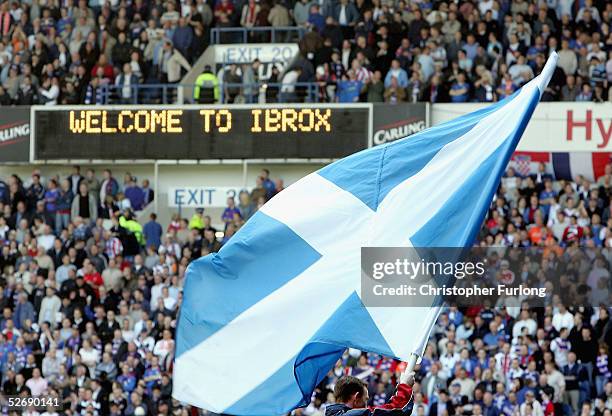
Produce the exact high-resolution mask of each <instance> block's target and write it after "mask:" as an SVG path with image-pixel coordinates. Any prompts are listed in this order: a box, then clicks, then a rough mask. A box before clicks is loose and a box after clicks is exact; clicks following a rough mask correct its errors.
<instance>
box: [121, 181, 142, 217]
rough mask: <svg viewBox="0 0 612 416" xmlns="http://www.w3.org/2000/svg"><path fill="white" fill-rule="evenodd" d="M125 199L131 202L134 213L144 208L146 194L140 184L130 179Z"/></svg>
mask: <svg viewBox="0 0 612 416" xmlns="http://www.w3.org/2000/svg"><path fill="white" fill-rule="evenodd" d="M124 194H125V197H126V198H127V199H129V200H130V205H131V206H132V209H133V210H134V211H140V210H141V209H142V208H143V206H144V193H143V192H142V189H140V187H139V186H138V184H137V183H136V182H135V181H134V178H130V181H129V182H128V184H127V186H126V187H125V192H124Z"/></svg>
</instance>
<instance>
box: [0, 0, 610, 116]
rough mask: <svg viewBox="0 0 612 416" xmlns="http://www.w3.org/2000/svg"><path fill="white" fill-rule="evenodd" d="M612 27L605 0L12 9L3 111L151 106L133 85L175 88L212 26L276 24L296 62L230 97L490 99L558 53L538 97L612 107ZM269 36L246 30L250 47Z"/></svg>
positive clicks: (242, 71)
mask: <svg viewBox="0 0 612 416" xmlns="http://www.w3.org/2000/svg"><path fill="white" fill-rule="evenodd" d="M611 19H612V4H611V3H610V2H606V1H604V0H547V1H544V0H538V1H535V0H513V1H509V0H469V1H460V2H447V1H436V2H427V1H413V2H407V1H405V0H355V1H353V0H297V1H296V0H214V1H213V0H210V1H205V0H182V1H180V2H179V1H161V0H155V1H144V0H133V1H130V0H127V1H110V2H109V1H102V0H90V1H87V0H67V1H65V2H60V1H59V0H46V1H44V2H43V1H25V0H24V1H19V0H7V1H3V2H2V3H0V68H1V70H0V84H1V87H0V105H10V104H18V105H31V104H34V103H39V104H49V105H53V104H77V103H85V104H100V103H103V102H107V101H108V97H107V91H108V89H107V88H106V87H105V86H107V85H114V86H116V87H115V88H113V89H112V90H113V93H112V98H113V100H116V101H119V102H133V101H136V100H139V101H144V100H148V102H154V101H155V100H156V99H159V98H160V91H159V90H158V89H153V88H151V89H146V90H144V91H143V92H141V93H138V96H136V94H137V92H136V90H135V88H134V86H135V85H140V84H159V83H164V84H166V83H169V84H174V83H177V82H179V81H180V80H181V78H182V74H184V72H185V71H186V70H189V69H191V64H193V62H194V60H195V59H197V58H198V57H199V56H200V55H201V54H202V53H203V51H204V50H205V49H206V48H207V47H208V45H209V43H210V39H209V37H210V29H211V28H214V27H216V28H234V27H242V28H247V29H248V28H253V27H273V28H277V29H278V30H279V33H278V35H279V38H280V39H278V40H277V41H282V40H287V41H296V40H297V39H296V38H295V33H297V32H288V31H283V30H282V28H283V27H287V26H294V27H301V28H304V30H305V31H306V32H307V33H305V34H304V36H302V38H301V39H300V51H301V53H300V57H299V59H298V61H297V64H295V65H293V66H292V67H290V68H286V70H285V71H284V73H282V72H281V71H278V70H277V71H272V70H270V71H266V73H265V77H266V78H265V79H263V77H264V74H263V73H262V71H261V70H259V69H258V68H257V66H258V63H257V64H256V63H253V64H252V65H250V64H246V65H242V68H237V69H236V68H235V67H234V68H230V67H227V68H226V69H225V70H224V71H222V72H221V73H220V74H219V82H226V83H237V84H240V83H242V84H244V87H243V88H240V87H232V88H237V90H238V91H237V92H234V93H228V94H224V96H223V99H224V101H227V102H233V101H234V100H235V99H236V97H239V98H241V99H246V100H247V101H252V100H260V98H259V97H253V94H250V93H249V91H250V90H252V89H253V88H256V87H254V85H256V84H260V85H263V84H264V83H270V82H272V83H274V82H277V83H282V84H283V85H282V88H283V92H284V93H285V94H284V95H277V94H273V96H272V97H270V96H267V97H266V98H267V99H268V100H270V99H274V100H276V99H281V100H288V101H295V100H304V99H305V96H306V91H304V89H303V88H301V87H295V85H294V84H295V82H300V83H318V86H319V91H318V99H319V100H320V101H339V102H353V101H369V102H383V101H384V102H390V103H395V102H402V101H408V102H414V101H429V102H447V101H450V102H466V101H478V102H492V101H496V100H499V99H501V98H503V97H505V96H508V95H510V94H511V93H512V92H514V91H515V90H516V89H518V88H519V87H520V86H521V85H522V84H524V83H525V82H527V81H528V80H529V79H531V78H533V76H534V74H537V73H538V72H539V71H540V70H541V69H542V67H543V65H544V62H545V60H546V57H547V56H548V55H549V53H550V52H551V51H557V52H558V53H559V56H560V60H559V65H558V69H557V71H556V72H555V75H554V76H553V80H552V81H551V84H550V86H549V88H548V89H547V92H546V93H545V94H544V97H543V100H548V101H595V102H602V101H607V100H609V99H611V98H612V97H611V96H612V94H610V87H611V85H610V81H611V80H612V51H611V50H610V48H611V47H612V33H611V31H610V24H611ZM234 36H236V35H235V34H232V33H229V34H223V33H222V36H220V41H221V42H232V41H234V39H233V37H234ZM270 39H271V37H270V33H269V32H258V31H251V32H248V40H249V42H269V41H270ZM241 40H242V36H241V35H240V34H238V40H236V41H238V42H240V41H241ZM217 64H221V63H219V62H217ZM274 67H275V68H276V65H275V66H274ZM277 69H278V68H277ZM281 69H282V68H281ZM313 85H317V84H313ZM215 97H216V99H219V97H218V96H217V95H215ZM116 101H115V102H116Z"/></svg>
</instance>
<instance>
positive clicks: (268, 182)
mask: <svg viewBox="0 0 612 416" xmlns="http://www.w3.org/2000/svg"><path fill="white" fill-rule="evenodd" d="M261 177H262V178H263V183H262V185H263V187H264V189H265V190H266V199H270V198H272V197H273V196H274V194H275V193H276V185H274V181H272V179H270V171H269V170H268V169H262V170H261Z"/></svg>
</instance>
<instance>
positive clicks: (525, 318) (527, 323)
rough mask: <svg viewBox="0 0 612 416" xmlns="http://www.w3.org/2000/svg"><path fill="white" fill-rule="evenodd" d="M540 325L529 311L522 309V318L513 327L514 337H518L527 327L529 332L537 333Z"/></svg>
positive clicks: (530, 333)
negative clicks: (531, 316)
mask: <svg viewBox="0 0 612 416" xmlns="http://www.w3.org/2000/svg"><path fill="white" fill-rule="evenodd" d="M537 328H538V325H537V324H536V321H534V320H533V319H531V318H530V317H529V311H526V310H523V311H521V319H520V320H519V321H516V323H515V324H514V327H512V338H516V337H518V336H519V335H521V334H522V333H523V329H527V334H529V335H535V333H536V329H537Z"/></svg>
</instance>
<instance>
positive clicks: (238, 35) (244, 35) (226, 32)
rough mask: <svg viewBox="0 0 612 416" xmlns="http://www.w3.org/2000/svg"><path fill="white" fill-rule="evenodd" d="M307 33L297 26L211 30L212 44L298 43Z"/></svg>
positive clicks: (220, 28)
mask: <svg viewBox="0 0 612 416" xmlns="http://www.w3.org/2000/svg"><path fill="white" fill-rule="evenodd" d="M305 33H306V29H305V28H303V27H297V26H278V27H277V26H261V27H249V28H247V27H215V28H212V29H210V43H211V44H212V45H215V44H220V43H267V42H272V43H276V42H279V43H284V42H296V41H297V40H299V39H300V38H301V37H302V36H304V34H305Z"/></svg>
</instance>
